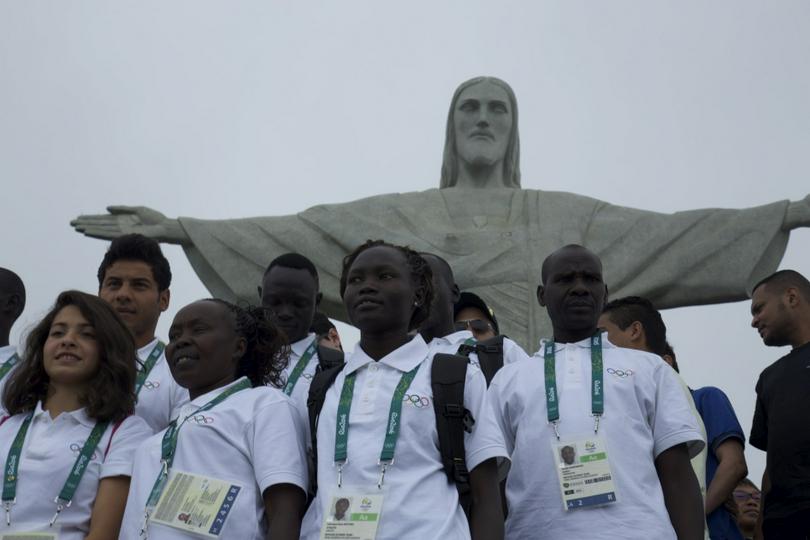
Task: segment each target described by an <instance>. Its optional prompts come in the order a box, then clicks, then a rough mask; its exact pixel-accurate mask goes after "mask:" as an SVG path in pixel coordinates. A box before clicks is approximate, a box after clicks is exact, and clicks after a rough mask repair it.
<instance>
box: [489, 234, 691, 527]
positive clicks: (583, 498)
mask: <svg viewBox="0 0 810 540" xmlns="http://www.w3.org/2000/svg"><path fill="white" fill-rule="evenodd" d="M537 296H538V300H539V302H540V305H542V306H545V307H546V309H547V310H548V314H549V317H550V318H551V322H552V327H553V329H554V341H553V342H551V341H549V342H545V343H541V347H540V350H539V351H538V352H537V354H536V355H535V357H534V358H532V359H530V360H524V361H520V362H517V363H514V364H509V365H506V366H504V367H503V369H501V370H500V371H499V372H498V374H497V375H496V376H495V378H494V379H493V381H492V384H491V386H490V390H489V393H488V399H489V401H490V403H491V405H492V407H493V408H494V410H495V415H496V418H497V421H498V423H499V425H500V427H501V430H502V431H503V433H504V438H505V441H506V445H507V448H508V449H509V450H510V452H511V454H512V470H511V472H510V474H509V478H508V479H507V484H506V496H507V504H508V508H509V516H508V518H507V521H506V536H507V538H510V539H524V538H525V539H529V538H531V539H555V540H556V539H560V540H562V539H566V540H567V539H570V538H588V539H589V540H599V539H605V540H607V539H611V540H612V539H616V538H621V539H623V540H632V539H639V540H640V539H645V540H647V539H650V538H655V539H656V540H661V539H672V540H674V539H675V538H678V539H680V540H683V539H689V540H699V539H701V538H703V504H702V500H701V496H700V488H699V487H698V483H697V479H696V478H695V475H694V473H693V472H692V468H691V466H690V463H689V458H690V456H691V455H694V454H695V453H696V452H698V451H700V449H701V448H702V447H703V446H704V444H705V442H704V441H703V440H702V435H701V433H700V430H699V428H698V426H697V425H696V423H695V419H694V416H693V415H692V413H691V411H690V409H689V405H688V403H687V401H686V397H685V396H684V393H683V389H682V388H681V386H680V385H679V384H678V382H677V380H676V379H675V372H674V371H673V370H672V369H670V367H669V366H667V365H666V364H665V363H664V362H662V361H661V359H660V358H659V357H657V356H654V355H651V354H648V353H645V352H641V351H634V350H629V349H622V348H618V347H615V346H614V345H612V344H611V343H610V342H609V341H608V340H607V339H606V335H605V334H603V333H601V332H599V331H598V330H597V321H598V320H599V315H600V314H601V312H602V308H603V305H604V302H605V299H606V297H607V287H606V286H605V283H604V281H603V280H602V263H601V261H600V260H599V258H598V257H597V256H596V255H594V254H593V253H591V252H590V251H589V250H587V249H586V248H584V247H582V246H577V245H570V246H566V247H563V248H561V249H559V250H558V251H556V252H554V253H552V254H551V255H550V256H549V257H548V258H546V260H545V261H544V263H543V269H542V285H540V286H539V287H538V290H537ZM566 446H571V447H572V449H573V451H572V450H566V451H565V452H563V449H564V448H565V447H566ZM572 456H573V463H570V464H569V462H570V461H572Z"/></svg>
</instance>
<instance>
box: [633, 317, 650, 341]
mask: <svg viewBox="0 0 810 540" xmlns="http://www.w3.org/2000/svg"><path fill="white" fill-rule="evenodd" d="M629 330H630V339H631V340H632V341H639V342H646V341H647V337H646V335H645V334H644V325H643V324H641V322H639V321H633V322H632V323H631V324H630V328H629Z"/></svg>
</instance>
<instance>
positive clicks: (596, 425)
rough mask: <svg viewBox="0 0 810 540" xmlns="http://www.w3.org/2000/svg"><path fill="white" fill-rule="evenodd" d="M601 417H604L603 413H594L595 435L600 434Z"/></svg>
mask: <svg viewBox="0 0 810 540" xmlns="http://www.w3.org/2000/svg"><path fill="white" fill-rule="evenodd" d="M600 418H602V415H601V414H595V415H593V434H594V435H598V434H599V419H600ZM558 438H559V437H558Z"/></svg>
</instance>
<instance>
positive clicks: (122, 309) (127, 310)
mask: <svg viewBox="0 0 810 540" xmlns="http://www.w3.org/2000/svg"><path fill="white" fill-rule="evenodd" d="M115 312H116V313H118V314H119V315H122V316H126V315H135V310H134V309H132V308H128V307H126V308H125V307H117V308H115Z"/></svg>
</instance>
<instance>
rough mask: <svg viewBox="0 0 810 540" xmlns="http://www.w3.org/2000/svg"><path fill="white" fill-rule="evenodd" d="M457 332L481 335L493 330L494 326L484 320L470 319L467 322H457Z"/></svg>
mask: <svg viewBox="0 0 810 540" xmlns="http://www.w3.org/2000/svg"><path fill="white" fill-rule="evenodd" d="M455 328H456V331H459V330H469V331H470V332H473V333H481V332H487V331H489V330H492V325H491V324H489V323H488V322H487V321H485V320H482V319H468V320H466V321H456V326H455Z"/></svg>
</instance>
